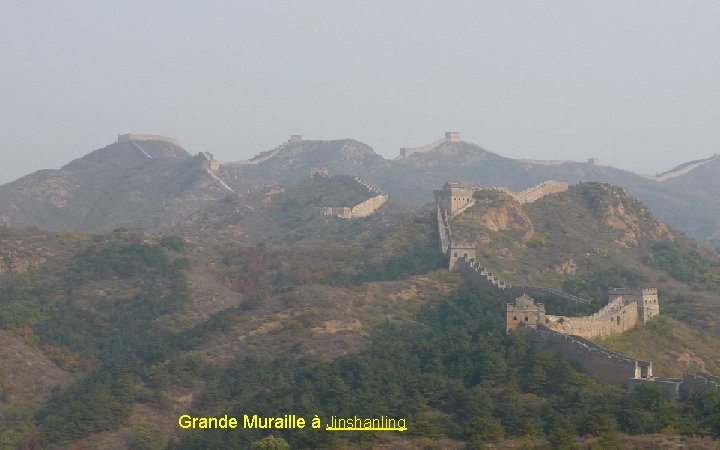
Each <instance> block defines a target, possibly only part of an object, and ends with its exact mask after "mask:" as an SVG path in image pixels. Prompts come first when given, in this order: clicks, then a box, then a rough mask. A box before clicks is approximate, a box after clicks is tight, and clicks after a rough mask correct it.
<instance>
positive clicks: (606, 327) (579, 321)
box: [505, 289, 660, 339]
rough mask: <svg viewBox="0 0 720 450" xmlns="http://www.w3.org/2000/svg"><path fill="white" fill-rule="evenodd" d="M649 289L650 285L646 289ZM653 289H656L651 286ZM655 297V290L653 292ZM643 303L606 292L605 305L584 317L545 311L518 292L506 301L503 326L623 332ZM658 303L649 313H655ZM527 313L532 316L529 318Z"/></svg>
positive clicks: (589, 334)
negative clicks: (510, 300) (607, 295)
mask: <svg viewBox="0 0 720 450" xmlns="http://www.w3.org/2000/svg"><path fill="white" fill-rule="evenodd" d="M648 291H649V292H651V291H653V289H648ZM654 291H655V292H657V289H654ZM654 295H655V296H656V297H657V294H654ZM642 308H643V306H641V304H640V302H638V300H637V299H635V298H633V297H623V296H617V295H613V294H610V300H609V302H608V304H607V305H605V306H604V307H602V308H601V309H600V310H599V311H597V312H596V313H594V314H592V315H589V316H585V317H567V316H554V315H549V314H545V306H544V305H543V304H542V303H537V304H536V303H535V300H533V299H532V298H531V297H529V296H527V295H524V294H523V295H522V296H520V297H518V298H517V299H515V303H514V304H513V303H508V304H507V314H506V327H505V330H506V331H507V332H510V331H512V330H514V329H515V328H517V327H518V326H520V325H521V324H522V325H530V326H539V325H541V326H543V327H545V328H547V329H549V330H552V331H555V332H558V333H563V334H567V335H573V336H580V337H583V338H588V339H591V338H596V337H608V336H611V335H613V334H619V333H623V332H625V331H627V330H629V329H631V328H633V327H635V326H636V325H637V324H638V321H639V319H640V318H641V317H642V315H643V312H642ZM659 312H660V309H659V305H658V308H657V310H656V311H655V313H654V315H653V317H654V316H655V315H657V314H659ZM531 317H533V318H536V319H533V320H529V319H530V318H531Z"/></svg>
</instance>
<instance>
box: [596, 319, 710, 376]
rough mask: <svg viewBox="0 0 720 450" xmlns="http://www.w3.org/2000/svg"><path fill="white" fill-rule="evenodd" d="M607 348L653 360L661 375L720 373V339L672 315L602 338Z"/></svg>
mask: <svg viewBox="0 0 720 450" xmlns="http://www.w3.org/2000/svg"><path fill="white" fill-rule="evenodd" d="M598 343H599V344H600V345H602V346H603V347H605V348H608V349H610V350H614V351H616V352H620V353H622V354H624V355H629V356H632V357H634V358H640V359H644V360H646V361H652V362H653V372H654V373H655V375H656V376H661V377H681V376H682V374H683V373H684V372H711V373H720V339H718V337H717V335H711V334H709V333H706V332H704V331H700V330H697V329H694V328H691V327H689V326H687V325H686V324H684V323H682V322H679V321H677V320H674V319H672V318H670V317H668V316H660V317H656V318H654V319H653V320H651V321H650V322H648V323H647V324H640V325H639V326H637V327H635V328H634V329H632V330H630V331H627V332H625V333H623V334H619V335H616V336H611V337H609V338H607V339H602V340H599V341H598Z"/></svg>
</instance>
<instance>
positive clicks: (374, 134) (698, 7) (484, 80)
mask: <svg viewBox="0 0 720 450" xmlns="http://www.w3.org/2000/svg"><path fill="white" fill-rule="evenodd" d="M719 24H720V2H718V1H715V0H713V1H672V2H671V1H665V2H663V1H658V0H652V1H631V2H629V1H626V0H623V1H608V0H603V1H578V0H568V1H547V0H544V1H524V2H513V1H506V0H503V1H494V2H481V1H477V0H471V1H455V2H453V1H419V0H412V1H390V0H383V1H360V0H353V1H340V0H331V1H310V0H302V1H300V0H294V1H282V2H281V1H270V0H268V1H261V0H256V1H210V0H203V1H199V0H195V1H187V0H172V1H147V0H144V1H129V0H122V1H120V0H116V1H111V0H108V1H97V0H87V1H51V0H48V1H32V0H18V1H16V0H0V56H1V57H2V62H0V88H1V89H2V91H1V92H2V93H1V94H0V99H1V101H0V152H1V154H2V157H3V158H2V163H1V164H0V183H3V182H7V181H10V180H12V179H14V178H17V177H19V176H21V175H24V174H26V173H28V172H31V171H33V170H37V169H41V168H57V167H60V166H61V165H62V164H64V163H65V162H68V161H69V160H71V159H74V158H76V157H79V156H82V155H83V154H85V153H87V152H89V151H91V150H94V149H97V148H100V147H103V146H105V145H107V144H109V143H111V142H112V141H114V140H115V139H116V135H117V134H118V133H126V132H136V133H155V134H164V135H168V136H172V137H175V138H177V139H178V140H180V141H181V142H182V143H184V145H185V147H186V148H187V149H188V151H190V152H191V153H196V152H199V151H211V152H213V153H214V154H215V156H216V158H218V159H220V160H221V161H232V160H238V159H245V158H248V157H251V156H253V155H254V154H256V153H258V152H260V151H263V150H267V149H270V148H273V147H275V146H276V145H278V144H279V143H281V142H282V141H284V140H285V139H287V137H288V136H289V135H290V134H295V133H297V134H302V135H303V136H304V137H306V138H308V139H337V138H345V137H351V138H354V139H358V140H360V141H362V142H365V143H367V144H369V145H371V146H372V147H373V148H375V150H376V151H377V152H378V153H380V154H382V155H384V156H386V157H394V156H396V155H397V152H398V148H399V147H401V146H418V145H422V144H425V143H427V142H430V141H432V140H435V139H437V138H439V137H441V136H442V133H444V132H445V131H446V130H457V131H461V132H462V133H463V137H464V138H465V139H466V140H468V141H472V142H475V143H477V144H480V145H482V146H484V147H485V148H487V149H489V150H492V151H494V152H496V153H499V154H501V155H505V156H510V157H515V158H537V159H539V158H542V159H576V160H584V159H586V158H588V157H599V158H601V160H602V162H603V163H607V164H611V165H614V166H617V167H621V168H626V169H630V170H634V171H638V172H642V173H656V172H660V171H663V170H666V169H669V168H671V167H672V166H674V165H677V164H678V163H681V162H684V161H687V160H691V159H697V158H702V157H707V156H710V155H712V154H713V153H715V152H719V151H720V150H719V149H720V126H718V122H719V120H720V25H719Z"/></svg>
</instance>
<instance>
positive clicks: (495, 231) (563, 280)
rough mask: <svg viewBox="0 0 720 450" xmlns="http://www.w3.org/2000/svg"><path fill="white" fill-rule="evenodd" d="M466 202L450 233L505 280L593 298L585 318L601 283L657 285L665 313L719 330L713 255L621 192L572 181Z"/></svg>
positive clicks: (602, 296) (717, 268) (719, 261)
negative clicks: (533, 195)
mask: <svg viewBox="0 0 720 450" xmlns="http://www.w3.org/2000/svg"><path fill="white" fill-rule="evenodd" d="M475 198H476V205H475V206H473V207H471V208H469V209H468V210H466V211H465V212H463V213H461V214H460V215H458V216H457V217H455V218H453V219H452V222H451V225H452V230H453V236H454V238H455V239H457V240H458V241H459V242H474V243H475V245H476V246H477V255H478V260H479V262H480V264H481V265H482V266H484V267H487V268H489V269H490V271H491V272H493V273H495V274H498V275H499V276H500V278H502V279H504V280H506V281H507V282H509V283H511V284H519V285H531V286H532V285H536V286H545V287H551V288H555V289H561V290H564V291H566V292H570V293H572V294H576V295H580V296H582V297H585V298H591V299H594V300H595V303H594V305H593V306H592V307H591V308H590V310H588V311H585V313H589V312H591V310H592V308H597V307H599V305H601V304H602V303H603V302H604V301H605V300H606V295H607V293H606V289H607V287H609V286H631V287H632V286H640V285H652V286H657V287H658V289H659V290H660V292H661V296H662V297H663V311H664V312H665V313H668V314H670V315H672V316H673V317H675V318H677V319H680V320H682V321H684V322H686V323H690V324H693V325H695V326H698V327H702V328H705V329H708V330H712V331H713V332H714V333H716V334H720V324H719V323H718V320H717V319H716V318H717V317H720V304H719V303H718V302H717V301H716V297H717V292H718V291H719V290H720V283H718V280H720V278H719V277H720V258H718V256H717V255H716V254H714V253H712V252H709V251H707V250H704V249H701V248H699V247H698V246H697V244H696V243H695V242H694V241H692V240H691V239H688V238H687V237H686V236H685V235H683V234H682V233H679V232H677V231H675V230H673V229H671V228H669V227H668V226H666V225H665V224H664V223H663V222H661V221H659V220H658V219H657V218H656V217H655V216H654V215H653V214H652V212H651V211H650V209H649V208H648V207H647V206H645V205H644V204H643V203H642V202H640V201H639V200H637V199H636V198H635V197H633V196H632V195H630V194H629V193H628V191H627V190H625V189H623V188H620V187H617V186H613V185H609V184H603V183H580V184H577V185H574V186H571V187H570V189H568V190H567V191H565V192H562V193H555V194H551V195H548V196H546V197H543V198H541V199H539V200H537V201H536V202H534V203H528V204H524V205H520V204H519V203H517V202H516V201H515V200H514V199H512V198H511V197H510V196H508V195H506V194H504V193H502V192H498V191H490V190H485V191H480V192H478V193H477V194H476V197H475Z"/></svg>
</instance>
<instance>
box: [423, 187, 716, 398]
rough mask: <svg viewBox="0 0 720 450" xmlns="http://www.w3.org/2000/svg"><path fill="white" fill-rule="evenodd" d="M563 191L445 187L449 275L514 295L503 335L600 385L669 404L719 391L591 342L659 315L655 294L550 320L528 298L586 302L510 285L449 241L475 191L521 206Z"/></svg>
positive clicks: (707, 381) (628, 293)
mask: <svg viewBox="0 0 720 450" xmlns="http://www.w3.org/2000/svg"><path fill="white" fill-rule="evenodd" d="M567 189H568V185H567V183H561V182H553V181H547V182H544V183H541V184H539V185H538V186H535V187H532V188H530V189H527V190H525V191H523V192H521V193H512V192H510V191H508V190H507V189H505V188H497V187H490V188H485V187H480V186H460V185H459V184H457V183H446V184H445V185H444V186H443V188H442V189H441V190H436V191H434V196H435V203H436V215H437V226H438V235H439V238H440V239H439V240H440V250H441V251H442V253H443V254H444V255H446V256H447V257H448V261H449V263H448V268H449V270H451V271H454V272H458V273H460V274H462V275H463V277H464V278H465V279H466V280H467V281H468V282H470V283H471V284H475V285H481V286H483V287H489V288H491V289H492V290H495V291H496V292H498V293H499V294H502V295H503V296H506V297H508V298H512V297H511V296H516V298H515V300H514V302H513V303H507V307H506V318H505V320H506V332H508V333H509V332H512V331H514V330H517V331H519V332H521V333H523V334H524V335H525V336H526V337H527V338H528V339H529V340H530V341H533V342H536V343H537V344H539V345H542V346H543V347H545V348H547V349H548V350H550V351H552V352H554V353H556V354H558V355H560V356H562V357H564V358H565V359H567V360H568V361H569V362H570V363H572V364H573V365H574V366H575V367H577V368H578V369H580V370H582V371H583V372H585V373H587V374H588V375H590V376H591V377H592V378H594V379H596V380H597V381H599V382H601V383H607V384H616V385H621V386H625V387H626V388H627V389H628V391H629V392H632V391H634V390H635V389H636V388H637V386H640V385H642V384H653V385H655V386H658V387H660V388H661V389H662V390H663V391H664V392H665V393H666V395H667V396H668V398H670V399H672V400H678V399H687V398H689V396H690V395H691V394H692V393H693V392H695V391H697V390H700V389H716V390H720V377H716V376H714V375H711V374H708V373H700V374H690V373H686V374H685V375H684V376H683V378H662V377H655V376H654V375H653V371H652V362H650V361H643V360H640V359H636V358H632V357H629V356H626V355H622V354H620V353H616V352H613V351H610V350H608V349H605V348H603V347H601V346H600V345H598V344H596V343H594V342H592V341H591V340H589V339H592V338H599V337H600V338H601V337H607V336H610V335H613V334H618V333H623V332H625V331H627V330H629V329H631V328H633V327H635V326H636V325H637V324H638V323H646V322H647V321H649V320H650V319H652V318H653V317H655V316H657V315H659V314H660V304H659V301H658V292H657V289H655V288H642V289H631V288H610V289H609V290H608V295H609V301H608V304H607V305H606V306H604V307H603V308H601V309H600V310H599V311H597V312H596V313H594V314H592V315H590V316H585V317H567V316H554V315H549V314H546V312H545V305H543V304H542V303H537V302H535V300H534V299H533V298H532V297H530V296H529V295H536V296H552V297H559V298H563V299H566V300H569V301H574V302H579V303H588V302H589V301H588V300H586V299H582V298H579V297H576V296H573V295H571V294H567V293H564V292H561V291H558V290H555V289H550V288H545V287H540V286H512V285H510V284H509V283H506V282H505V281H503V280H501V279H500V278H499V277H498V276H497V275H495V274H493V273H491V272H490V271H489V270H488V269H487V268H485V267H482V266H481V265H480V264H479V262H478V261H477V259H476V253H477V252H476V247H475V245H474V244H469V243H463V242H455V241H454V240H453V235H452V229H451V227H450V219H451V218H452V217H455V216H457V215H458V214H462V213H463V212H464V211H466V210H467V209H469V208H471V207H472V206H474V204H475V196H474V194H475V193H476V192H478V191H481V190H501V191H503V192H505V193H507V194H508V195H510V196H511V197H513V198H514V199H515V200H516V201H518V202H519V203H532V202H534V201H537V200H539V199H540V198H542V197H544V196H546V195H550V194H553V193H557V192H562V191H565V190H567Z"/></svg>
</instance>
